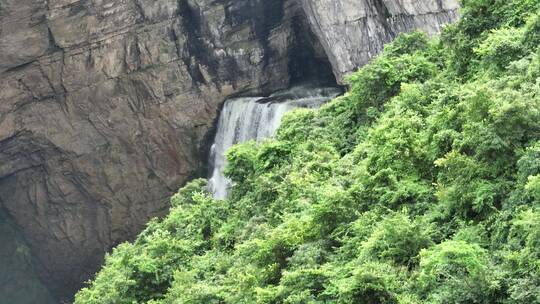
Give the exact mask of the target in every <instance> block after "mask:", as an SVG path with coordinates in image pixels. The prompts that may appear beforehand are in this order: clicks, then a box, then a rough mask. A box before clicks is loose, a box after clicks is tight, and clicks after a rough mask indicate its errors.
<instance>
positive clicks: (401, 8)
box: [300, 0, 459, 82]
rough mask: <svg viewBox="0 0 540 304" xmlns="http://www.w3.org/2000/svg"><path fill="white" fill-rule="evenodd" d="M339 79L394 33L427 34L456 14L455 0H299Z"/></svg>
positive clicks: (376, 50)
mask: <svg viewBox="0 0 540 304" xmlns="http://www.w3.org/2000/svg"><path fill="white" fill-rule="evenodd" d="M300 2H301V3H302V7H303V9H304V10H305V14H306V16H307V17H308V20H309V24H310V26H311V28H312V30H313V32H314V33H315V34H316V36H317V37H318V39H319V41H320V42H321V44H322V45H323V47H324V50H325V52H326V54H327V56H328V59H329V60H330V62H331V63H332V68H333V70H334V74H335V75H336V78H337V80H338V81H339V82H342V81H343V77H344V76H345V75H347V74H349V73H350V72H352V71H354V70H356V69H357V68H358V67H359V66H361V65H364V64H366V63H367V62H369V60H370V59H371V58H373V56H375V55H377V54H378V53H380V52H381V51H382V49H383V47H384V44H385V43H387V42H389V41H391V40H392V39H393V38H394V37H396V35H397V34H399V33H402V32H408V31H411V30H416V29H419V30H423V31H425V32H427V33H428V34H430V35H433V34H436V33H438V32H440V30H441V29H442V26H443V25H445V24H448V23H451V22H453V21H455V20H457V18H458V17H459V13H458V9H459V4H458V0H300Z"/></svg>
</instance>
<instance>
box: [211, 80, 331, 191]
mask: <svg viewBox="0 0 540 304" xmlns="http://www.w3.org/2000/svg"><path fill="white" fill-rule="evenodd" d="M341 93H342V90H341V89H340V88H336V87H313V86H309V85H303V86H296V87H293V88H291V89H289V90H285V91H280V92H278V93H275V94H272V95H271V96H270V97H242V98H233V99H229V100H227V101H226V102H225V105H224V107H223V111H222V113H221V116H220V118H219V122H218V130H217V134H216V138H215V140H214V144H213V145H212V148H211V151H210V164H211V172H210V173H211V178H210V180H209V190H210V191H211V192H212V193H213V194H214V197H215V198H218V199H224V198H225V197H226V196H227V190H228V188H229V187H230V186H231V181H230V180H229V179H228V178H226V177H225V176H224V175H223V170H224V168H225V166H226V164H227V162H226V158H225V153H226V152H227V150H229V149H230V148H231V147H232V146H233V145H235V144H237V143H242V142H246V141H249V140H256V141H261V140H263V139H266V138H269V137H272V136H273V135H274V133H275V132H276V130H277V128H278V127H279V125H280V123H281V119H282V118H283V115H284V114H285V113H286V112H288V111H290V110H293V109H295V108H318V107H320V106H321V105H322V104H324V103H325V102H327V101H329V100H330V99H332V98H334V97H336V96H338V95H339V94H341Z"/></svg>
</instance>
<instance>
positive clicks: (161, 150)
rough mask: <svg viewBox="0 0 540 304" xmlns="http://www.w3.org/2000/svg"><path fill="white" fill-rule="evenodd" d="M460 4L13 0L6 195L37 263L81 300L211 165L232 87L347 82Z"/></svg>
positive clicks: (2, 16) (4, 22)
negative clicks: (119, 248)
mask: <svg viewBox="0 0 540 304" xmlns="http://www.w3.org/2000/svg"><path fill="white" fill-rule="evenodd" d="M428 2H429V3H428ZM431 2H433V3H431ZM416 3H422V4H416ZM456 7H457V4H455V2H454V1H453V0H446V1H397V0H396V1H382V0H381V1H375V0H373V1H372V0H369V1H368V0H366V1H353V0H339V1H335V0H272V1H268V0H218V1H212V0H174V1H171V0H80V1H74V0H48V1H42V0H18V1H14V0H0V204H1V206H2V208H3V209H4V210H5V212H6V214H7V215H8V216H9V217H10V219H12V222H13V226H14V229H16V230H17V231H20V233H21V235H22V236H23V237H24V239H25V240H26V244H28V246H29V250H30V253H31V254H30V256H31V257H32V259H33V263H34V266H35V269H37V274H38V275H39V277H40V278H41V280H42V281H43V282H44V283H46V285H47V286H48V287H49V289H50V290H51V292H52V293H53V294H54V295H55V296H56V297H57V298H59V299H66V298H69V297H70V296H72V295H73V293H74V291H75V290H76V289H77V288H79V287H80V286H81V284H82V282H83V281H85V280H87V279H89V278H91V276H92V274H93V272H94V271H95V270H96V269H97V268H98V266H99V264H100V263H101V262H102V259H103V255H104V253H105V252H106V251H108V250H110V248H111V247H112V246H114V245H116V244H118V243H119V242H122V241H125V240H129V239H131V238H132V237H134V236H135V235H136V234H137V233H138V232H139V231H140V230H141V229H142V227H143V226H144V224H145V223H146V222H147V221H148V220H149V219H150V218H151V217H154V216H160V215H162V214H164V212H166V209H167V201H168V197H169V195H170V194H171V193H172V192H173V191H175V190H176V189H177V188H178V187H180V186H181V185H182V184H183V183H185V182H186V181H187V180H188V179H190V178H192V177H194V176H198V175H201V174H204V172H206V170H205V166H206V164H205V162H206V160H207V159H208V158H207V153H208V148H209V147H208V145H209V142H210V140H211V139H212V136H213V133H214V132H215V124H216V120H217V117H218V114H219V111H220V107H221V106H222V103H223V101H224V100H225V99H226V98H227V97H229V96H236V95H254V94H259V95H261V94H262V95H264V94H269V93H271V92H273V91H276V90H279V89H283V88H286V87H288V86H289V84H290V82H291V81H294V80H295V79H302V78H303V77H308V76H309V75H308V74H312V75H313V74H322V73H327V72H326V71H327V70H328V71H330V70H333V72H334V74H335V75H336V77H337V78H338V80H339V79H341V78H342V77H343V75H344V74H346V73H347V72H349V71H352V70H354V69H355V68H356V67H358V66H360V65H362V64H364V63H365V62H367V60H369V58H371V57H372V56H374V55H375V54H376V53H377V52H379V51H380V50H381V49H382V45H383V43H384V42H387V41H389V40H391V38H392V37H394V36H395V35H396V34H397V33H399V32H400V31H406V30H410V29H413V28H422V29H425V30H427V31H429V32H436V31H438V30H439V29H440V25H441V24H443V23H446V22H450V21H452V20H454V19H455V18H456V17H457V13H456V10H455V9H456ZM381 12H382V13H381ZM330 63H331V65H330ZM324 77H326V78H327V77H328V75H325V76H324Z"/></svg>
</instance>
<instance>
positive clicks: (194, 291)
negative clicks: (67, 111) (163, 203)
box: [76, 0, 540, 304]
mask: <svg viewBox="0 0 540 304" xmlns="http://www.w3.org/2000/svg"><path fill="white" fill-rule="evenodd" d="M463 4H464V8H463V19H462V20H461V21H460V22H458V23H457V24H455V25H452V26H450V27H448V28H447V29H446V30H445V31H444V33H443V34H442V36H441V39H439V40H434V39H429V38H428V37H427V36H426V35H424V34H421V33H413V34H408V35H402V36H400V37H398V38H397V39H396V40H395V41H394V42H393V43H391V44H390V45H388V46H387V47H386V49H385V52H384V53H383V54H382V55H381V56H379V57H378V58H377V59H375V60H374V61H373V62H372V63H371V64H369V65H367V66H366V67H364V68H362V69H361V70H360V71H358V72H357V73H355V74H354V75H352V76H351V77H349V81H350V86H351V90H350V92H348V93H347V94H345V95H344V96H341V97H339V98H337V99H335V100H334V101H332V102H330V103H329V104H327V105H325V106H323V107H322V108H321V109H320V110H317V111H312V110H298V111H295V112H293V113H291V114H289V115H287V116H286V117H285V119H284V121H283V124H282V126H281V127H280V129H279V131H278V134H277V136H276V138H275V139H272V140H268V141H267V142H264V143H260V144H257V143H247V144H243V145H240V146H236V147H234V148H233V149H231V151H230V152H229V155H228V158H229V161H230V162H229V167H228V168H227V170H226V173H227V174H228V176H229V177H230V178H231V179H232V180H233V181H234V182H235V186H234V188H233V189H232V193H231V195H230V197H229V198H228V199H227V200H215V199H213V198H211V197H210V195H209V194H208V193H207V192H206V188H205V183H204V181H202V180H196V181H194V182H192V183H190V184H188V185H187V186H186V187H184V188H183V189H182V190H180V192H179V193H178V194H177V195H175V196H174V197H173V198H172V206H171V210H170V213H169V215H168V216H167V217H165V218H164V219H162V220H154V221H152V222H151V223H149V224H148V226H147V228H146V229H145V230H144V231H143V232H142V233H141V235H140V236H139V237H138V239H137V240H136V241H135V242H134V243H131V244H123V245H121V246H119V247H118V248H116V249H115V250H114V251H113V252H112V254H110V255H109V256H108V257H107V258H106V262H105V265H104V267H103V269H102V270H101V271H100V272H99V273H98V274H97V276H96V278H95V279H94V280H93V281H92V282H90V283H89V285H88V287H87V288H85V289H83V290H81V291H80V292H79V293H78V294H77V296H76V303H79V304H94V303H96V304H97V303H99V304H107V303H110V304H113V303H115V304H116V303H152V304H158V303H160V304H164V303H284V304H285V303H288V304H292V303H401V304H404V303H441V304H442V303H504V304H510V303H540V250H539V248H540V224H539V223H540V144H539V143H540V78H539V77H540V47H539V42H540V39H539V34H538V33H539V32H538V29H539V25H538V24H539V21H538V20H540V19H539V18H540V17H539V16H540V15H539V12H538V9H540V2H539V1H531V0H528V1H527V0H512V1H502V0H501V1H499V0H489V1H488V0H469V1H463Z"/></svg>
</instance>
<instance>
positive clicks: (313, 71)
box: [288, 13, 339, 87]
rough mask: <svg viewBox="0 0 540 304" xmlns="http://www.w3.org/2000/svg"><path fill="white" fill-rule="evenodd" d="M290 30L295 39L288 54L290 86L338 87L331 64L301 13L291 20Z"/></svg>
mask: <svg viewBox="0 0 540 304" xmlns="http://www.w3.org/2000/svg"><path fill="white" fill-rule="evenodd" d="M291 29H292V32H293V34H294V37H295V39H294V43H293V44H292V45H291V46H290V53H289V54H290V55H289V64H288V68H289V75H290V85H291V86H294V85H297V84H300V83H311V84H313V85H315V86H336V87H338V86H339V85H338V83H337V81H336V77H335V76H334V73H333V70H332V64H331V63H330V60H329V59H328V56H327V55H326V52H325V50H324V48H323V46H322V45H321V43H320V42H319V40H318V38H317V36H316V35H315V34H314V33H313V32H312V30H311V28H310V26H309V24H308V22H307V17H306V16H305V15H304V14H303V13H299V14H297V15H295V16H294V17H293V18H292V20H291Z"/></svg>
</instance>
